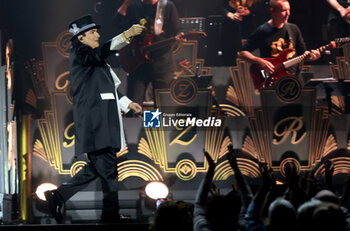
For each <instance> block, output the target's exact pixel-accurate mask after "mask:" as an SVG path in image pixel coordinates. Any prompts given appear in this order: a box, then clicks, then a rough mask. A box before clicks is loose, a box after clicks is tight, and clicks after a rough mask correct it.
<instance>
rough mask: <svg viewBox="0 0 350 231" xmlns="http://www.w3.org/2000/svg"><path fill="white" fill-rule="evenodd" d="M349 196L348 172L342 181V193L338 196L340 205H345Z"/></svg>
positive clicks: (349, 177) (349, 182)
mask: <svg viewBox="0 0 350 231" xmlns="http://www.w3.org/2000/svg"><path fill="white" fill-rule="evenodd" d="M349 196H350V173H349V175H348V176H347V177H346V179H345V181H344V187H343V193H342V195H341V196H340V203H341V205H342V206H344V207H346V205H347V201H348V199H349Z"/></svg>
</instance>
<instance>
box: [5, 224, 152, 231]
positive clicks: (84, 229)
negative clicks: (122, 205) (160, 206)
mask: <svg viewBox="0 0 350 231" xmlns="http://www.w3.org/2000/svg"><path fill="white" fill-rule="evenodd" d="M148 227H149V224H97V223H91V224H69V225H65V224H63V225H52V224H50V225H40V224H18V225H0V230H6V231H7V230H9V231H15V230H35V231H42V230H48V231H56V230H57V231H61V230H65V231H68V230H75V231H99V230H101V231H102V230H103V231H109V230H111V231H112V230H118V231H147V230H148Z"/></svg>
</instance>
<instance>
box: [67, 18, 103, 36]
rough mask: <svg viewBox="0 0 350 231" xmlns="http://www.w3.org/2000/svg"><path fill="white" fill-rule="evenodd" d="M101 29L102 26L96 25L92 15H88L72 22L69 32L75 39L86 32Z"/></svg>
mask: <svg viewBox="0 0 350 231" xmlns="http://www.w3.org/2000/svg"><path fill="white" fill-rule="evenodd" d="M100 27H101V25H98V24H95V23H94V22H93V21H92V18H91V16H90V15H86V16H83V17H80V18H78V19H77V20H74V21H73V22H71V23H70V24H69V32H71V33H72V34H73V37H72V39H73V38H75V37H76V36H78V35H80V34H82V33H84V32H85V31H88V30H91V29H93V28H100Z"/></svg>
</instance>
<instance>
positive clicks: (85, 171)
mask: <svg viewBox="0 0 350 231" xmlns="http://www.w3.org/2000/svg"><path fill="white" fill-rule="evenodd" d="M117 151H118V150H116V149H114V148H105V149H102V150H98V151H95V152H91V153H87V156H88V158H89V160H90V162H89V163H88V164H87V165H85V166H84V167H83V168H82V169H81V170H80V171H79V172H78V173H77V174H76V175H75V176H74V177H73V178H72V179H71V180H70V181H69V182H67V183H64V184H62V185H61V186H60V187H59V188H58V189H57V191H58V193H59V194H60V196H61V197H62V199H63V200H64V201H67V200H68V199H69V198H70V197H72V196H73V195H74V194H75V193H77V192H79V191H81V190H82V189H83V188H85V187H86V186H87V185H88V183H90V182H91V181H93V180H95V179H96V178H100V180H101V183H102V191H103V208H102V216H101V220H102V221H113V220H115V219H118V218H119V202H118V169H117V157H116V152H117Z"/></svg>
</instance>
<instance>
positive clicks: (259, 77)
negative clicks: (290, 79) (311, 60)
mask: <svg viewBox="0 0 350 231" xmlns="http://www.w3.org/2000/svg"><path fill="white" fill-rule="evenodd" d="M349 41H350V37H347V38H338V39H335V40H334V41H332V42H330V43H329V44H327V45H325V46H322V47H320V48H318V49H317V50H318V51H319V52H321V53H322V52H324V51H326V50H329V49H332V48H335V47H337V45H338V44H339V43H344V42H349ZM292 51H293V49H286V50H284V51H282V53H280V54H279V55H278V56H277V57H274V58H264V59H265V60H267V61H269V62H271V63H272V64H273V65H274V66H275V72H274V73H272V74H268V73H266V72H265V71H264V69H262V68H261V67H260V66H259V65H258V64H252V65H251V66H250V74H251V76H252V78H253V83H254V86H255V89H260V88H265V87H273V86H274V85H275V83H276V82H277V80H279V79H280V78H281V77H283V76H286V75H293V74H291V73H289V72H288V71H287V69H288V68H289V67H292V66H294V65H296V64H298V63H301V62H302V61H303V60H304V59H305V58H306V57H307V55H305V54H302V55H299V56H297V57H295V58H292V59H288V58H287V57H288V54H289V53H291V52H292Z"/></svg>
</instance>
